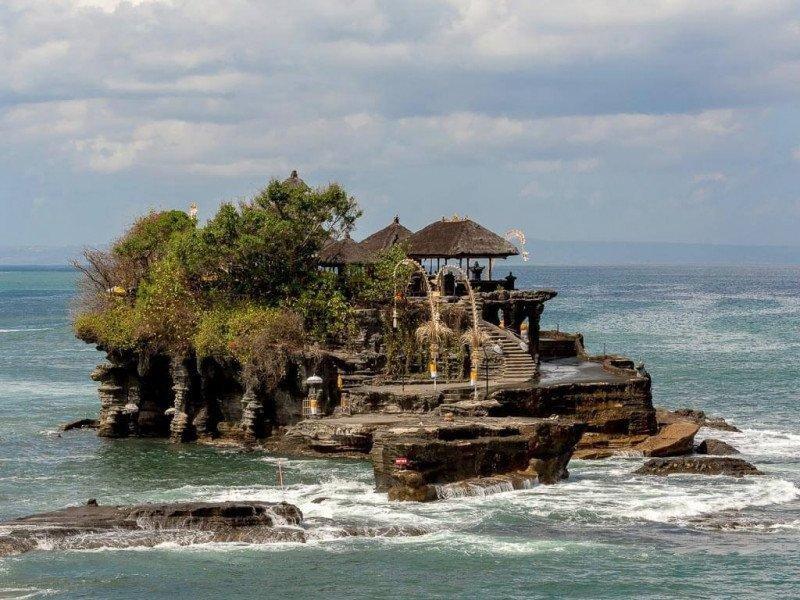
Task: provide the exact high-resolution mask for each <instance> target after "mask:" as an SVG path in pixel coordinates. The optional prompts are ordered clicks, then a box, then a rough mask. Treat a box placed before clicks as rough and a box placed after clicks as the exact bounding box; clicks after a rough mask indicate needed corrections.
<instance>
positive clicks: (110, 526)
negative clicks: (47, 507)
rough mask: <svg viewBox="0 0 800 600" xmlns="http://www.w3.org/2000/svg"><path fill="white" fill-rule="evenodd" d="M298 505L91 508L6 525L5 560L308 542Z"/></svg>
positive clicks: (0, 546) (1, 540) (1, 539)
mask: <svg viewBox="0 0 800 600" xmlns="http://www.w3.org/2000/svg"><path fill="white" fill-rule="evenodd" d="M302 522H303V514H302V513H301V512H300V509H298V508H297V507H296V506H294V505H292V504H287V503H285V502H281V503H269V502H219V503H212V502H183V503H170V504H142V505H138V506H98V505H97V503H96V502H93V501H90V502H89V503H88V504H87V505H86V506H77V507H71V508H65V509H62V510H57V511H54V512H49V513H43V514H38V515H33V516H30V517H23V518H21V519H14V520H12V521H5V522H4V523H2V531H3V533H2V534H0V556H3V555H8V554H19V553H21V552H27V551H30V550H34V549H36V548H48V549H82V550H88V549H92V548H102V547H107V546H110V547H118V548H124V547H130V546H155V545H156V544H159V543H162V542H165V541H174V542H177V543H179V544H191V543H201V542H214V541H217V542H235V541H239V542H254V543H255V542H258V543H261V542H271V541H305V536H304V534H303V531H302V530H300V529H297V528H292V527H288V526H296V525H300V524H301V523H302Z"/></svg>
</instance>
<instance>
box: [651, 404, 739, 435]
mask: <svg viewBox="0 0 800 600" xmlns="http://www.w3.org/2000/svg"><path fill="white" fill-rule="evenodd" d="M656 419H657V420H658V425H659V427H664V426H666V425H670V424H671V423H675V422H677V421H691V422H693V423H696V424H697V425H699V426H700V427H708V428H709V429H719V430H721V431H732V432H734V433H741V429H739V428H738V427H736V426H734V425H731V424H730V423H728V422H727V421H726V420H725V419H723V418H722V417H709V416H708V415H706V413H705V412H703V411H702V410H696V409H693V408H679V409H678V410H667V409H665V408H658V409H656Z"/></svg>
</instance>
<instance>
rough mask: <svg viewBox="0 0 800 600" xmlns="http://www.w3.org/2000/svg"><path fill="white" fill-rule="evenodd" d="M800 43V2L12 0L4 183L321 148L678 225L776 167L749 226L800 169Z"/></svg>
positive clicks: (3, 115) (356, 159)
mask: <svg viewBox="0 0 800 600" xmlns="http://www.w3.org/2000/svg"><path fill="white" fill-rule="evenodd" d="M798 42H800V10H798V7H797V4H796V2H791V1H782V0H768V1H763V2H728V1H723V0H708V1H706V2H703V3H697V2H690V1H688V0H678V1H675V0H643V1H642V2H635V3H632V2H622V1H616V0H607V1H604V2H599V1H598V2H595V1H592V2H586V1H584V0H559V1H556V0H552V1H549V0H548V1H544V2H537V3H529V2H524V1H522V0H506V1H503V2H497V1H495V0H473V1H469V2H467V1H461V0H441V1H436V0H429V1H423V0H409V2H402V3H399V2H388V1H382V0H353V1H352V2H347V3H330V2H327V1H325V0H298V1H297V2H294V3H291V4H286V3H272V2H251V1H248V0H227V1H226V2H221V1H219V0H7V1H6V2H4V3H2V4H0V47H2V48H3V51H2V52H0V136H2V138H3V140H4V141H7V144H6V147H5V148H2V149H0V184H3V183H5V184H6V186H5V187H6V188H7V189H11V188H13V189H14V190H16V192H15V193H18V194H19V195H20V196H27V197H37V196H42V197H48V198H52V197H59V196H58V195H54V194H53V189H60V190H65V189H69V188H70V184H71V183H74V182H81V185H83V186H88V187H90V188H91V187H92V185H99V183H98V182H101V181H102V182H116V183H121V185H116V186H114V187H113V189H114V190H115V192H114V193H118V192H116V190H121V189H139V187H138V186H137V185H130V184H131V182H133V181H136V182H148V185H151V186H152V187H149V188H148V192H147V193H148V195H150V196H153V195H157V194H159V193H163V194H165V195H166V192H161V190H160V187H159V186H158V185H157V183H156V182H159V183H160V184H161V187H169V189H170V193H171V194H175V195H178V196H181V195H182V194H186V195H192V196H197V195H198V194H200V193H207V194H209V195H210V194H212V193H214V194H217V195H219V194H220V192H219V190H227V189H231V190H232V191H231V192H230V193H245V192H246V191H247V190H249V189H251V188H252V186H255V185H257V184H258V183H259V182H263V181H264V180H265V179H267V178H269V177H270V176H275V175H281V174H283V173H284V172H285V171H287V170H289V169H290V168H293V167H300V168H302V169H303V170H304V172H306V173H319V174H320V177H321V178H322V179H323V180H324V179H325V178H337V179H343V180H345V181H348V182H351V183H352V184H353V185H354V186H357V187H358V189H362V190H364V191H365V193H366V194H367V195H368V196H370V197H372V198H379V197H380V198H394V200H395V202H406V201H408V195H410V194H417V195H420V196H424V195H425V194H427V192H424V193H422V192H419V191H418V190H417V191H413V189H414V186H417V185H419V186H423V187H425V186H432V187H433V188H434V189H435V190H436V192H435V193H437V194H439V195H438V196H437V197H436V199H435V201H434V200H431V201H430V202H427V203H426V204H424V205H420V206H421V208H423V209H425V210H431V211H433V210H439V211H440V212H441V213H442V214H444V213H451V212H452V208H451V207H449V205H448V203H452V202H453V201H454V199H453V196H454V195H458V200H457V201H458V202H459V203H466V204H469V203H472V204H473V205H475V206H478V207H479V206H482V205H484V204H485V203H484V202H483V200H482V198H483V197H485V196H486V195H491V194H501V195H502V194H506V195H508V196H509V197H514V198H516V197H518V196H519V194H520V191H519V190H523V193H522V196H523V197H526V198H534V197H537V195H538V196H541V195H542V194H544V193H545V192H543V191H542V190H544V189H546V190H548V192H547V193H548V194H550V195H551V197H552V198H554V199H558V198H559V197H562V196H565V195H569V194H573V195H574V197H575V198H590V197H593V198H602V199H603V201H602V205H603V206H604V207H610V208H616V209H618V210H624V211H625V214H629V215H634V214H636V215H637V217H638V219H639V223H644V222H645V221H646V220H647V219H648V218H650V217H649V216H650V215H651V216H652V222H653V224H654V225H655V226H656V227H660V226H661V225H660V223H661V222H662V221H663V214H661V213H659V212H658V207H659V206H666V205H668V204H669V200H668V199H669V198H674V197H681V198H686V197H689V196H691V195H692V193H694V192H697V193H698V194H701V192H700V191H698V190H700V189H706V188H708V189H712V190H713V189H714V186H721V185H722V184H724V183H725V180H724V179H720V178H717V177H718V176H722V177H726V175H725V174H726V173H733V172H736V173H737V185H738V183H739V179H740V175H739V173H740V172H741V170H742V169H743V165H756V164H757V165H760V166H763V168H762V169H761V173H760V175H759V176H760V177H762V178H763V180H761V181H760V182H759V181H756V179H755V177H756V176H754V179H753V180H752V181H751V183H750V185H751V186H752V187H751V188H747V187H742V188H741V189H739V190H733V189H726V194H727V193H729V194H731V198H733V197H734V196H735V194H740V195H741V197H740V198H739V200H738V201H734V200H733V199H732V200H731V201H730V203H729V210H731V211H732V213H731V214H734V215H736V214H738V215H740V217H739V218H740V221H739V224H738V225H736V227H739V228H742V227H747V226H748V225H749V222H748V220H747V218H746V217H745V216H744V215H745V213H747V212H748V210H750V208H751V207H752V204H753V203H755V202H757V197H758V196H757V195H756V194H755V193H754V190H757V189H759V187H765V186H766V187H770V194H771V195H772V196H774V197H776V198H779V199H782V198H784V196H785V195H786V194H789V193H790V190H792V189H796V188H797V185H796V184H797V183H798V182H797V179H796V177H797V176H796V175H794V174H792V173H787V172H785V169H786V166H785V162H786V152H787V150H786V146H785V145H781V144H779V143H774V142H775V141H776V140H778V139H779V138H780V136H781V135H787V136H788V135H795V137H794V138H792V139H797V138H796V135H797V133H800V132H798V131H797V129H800V114H798V110H797V108H795V107H796V106H797V102H796V100H797V98H798V95H800V76H798V73H800V70H798V65H800V43H798ZM789 152H792V153H793V156H794V158H796V159H799V160H800V150H798V149H795V150H793V151H792V150H789ZM781 155H782V156H781ZM45 165H46V169H45V168H44V166H45ZM734 169H736V170H735V171H734ZM780 169H784V171H780ZM42 171H46V173H43V172H42ZM478 174H480V177H479V175H478ZM487 175H493V176H494V177H489V176H487ZM532 176H535V178H536V180H535V182H534V184H531V182H530V178H531V177H532ZM473 177H479V179H478V180H473V179H472V178H473ZM400 179H403V182H402V184H400V183H396V184H393V183H392V182H394V181H399V180H400ZM197 180H202V181H203V185H202V186H201V187H200V190H199V191H198V189H196V188H194V187H192V186H193V185H194V182H195V181H197ZM467 181H470V182H471V184H470V185H467V184H466V183H465V182H467ZM166 184H169V185H166ZM759 184H760V185H759ZM109 185H111V183H109ZM391 185H397V186H398V187H397V189H396V190H394V191H391V190H390V189H389V188H390V187H391ZM493 186H495V187H496V188H497V189H495V187H493ZM529 186H530V188H529ZM536 186H539V187H538V188H537V187H536ZM73 187H76V186H73ZM729 187H730V188H733V186H729ZM748 190H749V192H748ZM107 193H108V192H101V191H99V190H98V191H97V192H96V197H95V198H94V200H92V194H91V192H89V193H87V192H86V190H85V188H84V193H82V194H78V192H75V197H74V198H72V199H71V200H70V199H69V198H70V197H69V192H64V194H63V195H62V196H60V197H62V198H63V199H64V200H63V201H64V202H65V203H69V202H72V203H73V204H72V205H71V207H70V206H65V208H64V210H65V211H69V210H73V209H74V208H75V203H78V202H82V203H84V204H85V205H86V206H87V208H86V209H85V210H87V211H89V210H91V206H92V202H94V206H101V205H102V203H103V200H104V197H105V196H106V195H107ZM746 193H750V197H745V194H746ZM393 194H394V195H393ZM593 194H594V195H593ZM708 194H710V196H713V194H712V193H711V192H708ZM645 196H646V200H647V204H648V206H649V208H648V210H649V211H650V212H649V213H644V212H642V211H640V210H639V209H637V208H636V203H637V202H640V203H643V202H644V201H645ZM126 201H127V202H130V203H131V204H132V205H133V204H135V202H137V200H136V199H135V198H129V199H128V200H126ZM13 202H14V200H11V201H9V203H12V204H13ZM181 202H182V200H181ZM367 202H368V200H367ZM376 202H377V201H376ZM387 202H388V200H387ZM437 202H438V203H439V204H437ZM737 202H739V203H740V204H741V206H740V207H739V208H737ZM182 203H183V202H182ZM573 204H574V205H576V206H577V205H579V204H580V203H578V202H575V203H573ZM594 204H595V205H598V202H594ZM387 205H388V204H387ZM375 206H376V209H380V210H383V209H382V208H381V207H380V206H379V205H378V204H377V203H376V204H375ZM21 210H22V209H20V211H21ZM56 210H57V209H56ZM81 210H82V209H81ZM564 210H565V211H566V210H567V209H566V208H565V209H564ZM737 211H738V212H737ZM418 212H419V211H418ZM20 214H22V213H20ZM420 214H421V213H420ZM552 214H553V218H554V219H560V221H559V222H558V223H557V224H558V225H560V226H564V225H569V226H570V227H572V226H573V224H574V222H575V220H576V218H577V217H579V216H580V215H576V214H568V213H567V212H564V213H563V214H560V213H558V212H557V211H556V212H553V213H552ZM98 218H99V217H98ZM631 218H632V217H631ZM90 221H91V219H89V220H88V221H87V222H90ZM608 226H609V227H619V228H621V229H620V232H621V233H620V234H621V235H622V234H624V233H625V229H624V227H625V224H624V223H622V222H613V221H611V220H610V219H609V222H608ZM687 227H688V225H687ZM734 229H735V227H734V226H733V225H731V230H730V232H731V235H732V236H733V231H734ZM20 231H22V230H20ZM1 233H9V234H16V232H14V231H10V232H1ZM687 235H688V234H687ZM725 235H727V234H725Z"/></svg>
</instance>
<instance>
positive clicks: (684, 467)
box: [635, 456, 763, 477]
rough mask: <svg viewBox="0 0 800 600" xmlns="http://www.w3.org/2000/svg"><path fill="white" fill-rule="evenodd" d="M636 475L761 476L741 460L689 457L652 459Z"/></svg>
mask: <svg viewBox="0 0 800 600" xmlns="http://www.w3.org/2000/svg"><path fill="white" fill-rule="evenodd" d="M635 473H636V474H638V475H660V476H665V475H674V474H679V473H693V474H697V475H729V476H731V477H744V476H745V475H763V473H762V472H761V471H759V470H758V469H757V468H756V467H755V466H753V465H751V464H750V463H749V462H747V461H746V460H742V459H741V458H712V457H705V456H704V457H700V456H690V457H685V458H652V459H650V460H648V461H647V462H646V463H645V464H644V465H643V466H642V467H640V468H639V469H637V470H636V471H635Z"/></svg>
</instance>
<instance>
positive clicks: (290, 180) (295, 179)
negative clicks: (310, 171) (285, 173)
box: [283, 169, 308, 188]
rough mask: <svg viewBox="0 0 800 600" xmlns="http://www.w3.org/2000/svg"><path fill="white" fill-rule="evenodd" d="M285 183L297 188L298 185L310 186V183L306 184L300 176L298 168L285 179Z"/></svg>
mask: <svg viewBox="0 0 800 600" xmlns="http://www.w3.org/2000/svg"><path fill="white" fill-rule="evenodd" d="M283 184H284V185H288V186H289V187H292V188H297V187H305V188H307V187H308V185H306V182H305V181H303V180H302V179H300V176H299V175H298V174H297V170H296V169H295V170H293V171H292V173H291V174H290V175H289V177H287V178H286V179H284V180H283Z"/></svg>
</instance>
